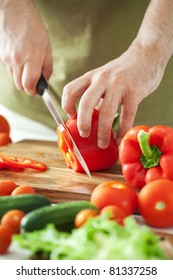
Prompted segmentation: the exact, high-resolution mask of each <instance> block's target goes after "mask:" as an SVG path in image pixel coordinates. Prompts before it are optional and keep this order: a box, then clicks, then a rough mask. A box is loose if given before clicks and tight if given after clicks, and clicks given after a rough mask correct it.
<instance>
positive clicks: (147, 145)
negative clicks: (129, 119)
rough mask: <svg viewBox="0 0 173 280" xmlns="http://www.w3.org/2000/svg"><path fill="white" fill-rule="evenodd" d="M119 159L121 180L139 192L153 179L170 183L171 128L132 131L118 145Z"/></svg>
mask: <svg viewBox="0 0 173 280" xmlns="http://www.w3.org/2000/svg"><path fill="white" fill-rule="evenodd" d="M119 160H120V163H121V165H122V173H123V176H124V178H125V179H126V181H127V182H129V183H130V184H131V185H133V186H134V187H136V188H138V189H141V188H142V187H143V186H144V185H146V184H147V183H149V182H151V181H153V180H156V179H161V178H165V179H170V180H173V129H172V128H171V127H168V126H163V125H158V126H153V127H149V126H136V127H133V128H131V129H130V130H129V131H128V132H127V133H126V135H125V136H124V137H123V139H122V141H121V143H120V147H119Z"/></svg>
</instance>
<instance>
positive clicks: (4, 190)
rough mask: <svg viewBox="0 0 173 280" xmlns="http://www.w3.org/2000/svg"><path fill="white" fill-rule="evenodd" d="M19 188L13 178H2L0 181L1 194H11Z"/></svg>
mask: <svg viewBox="0 0 173 280" xmlns="http://www.w3.org/2000/svg"><path fill="white" fill-rule="evenodd" d="M15 188H17V185H16V183H15V182H14V181H12V180H1V181H0V196H3V195H11V193H12V191H13V190H14V189H15Z"/></svg>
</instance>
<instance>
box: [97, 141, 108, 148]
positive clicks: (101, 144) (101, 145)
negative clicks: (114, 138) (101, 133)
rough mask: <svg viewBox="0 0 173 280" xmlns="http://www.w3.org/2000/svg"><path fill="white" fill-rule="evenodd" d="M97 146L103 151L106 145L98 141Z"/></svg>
mask: <svg viewBox="0 0 173 280" xmlns="http://www.w3.org/2000/svg"><path fill="white" fill-rule="evenodd" d="M98 146H99V148H101V149H105V148H107V146H108V145H107V143H106V142H105V141H103V140H98Z"/></svg>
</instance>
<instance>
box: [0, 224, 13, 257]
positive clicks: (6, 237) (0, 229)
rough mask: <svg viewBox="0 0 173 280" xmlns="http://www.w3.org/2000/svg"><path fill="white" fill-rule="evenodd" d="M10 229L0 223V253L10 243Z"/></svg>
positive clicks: (6, 248) (2, 252)
mask: <svg viewBox="0 0 173 280" xmlns="http://www.w3.org/2000/svg"><path fill="white" fill-rule="evenodd" d="M11 240H12V231H11V229H10V228H8V227H7V226H4V225H0V254H1V255H2V254H5V253H6V252H7V250H8V248H9V246H10V244H11Z"/></svg>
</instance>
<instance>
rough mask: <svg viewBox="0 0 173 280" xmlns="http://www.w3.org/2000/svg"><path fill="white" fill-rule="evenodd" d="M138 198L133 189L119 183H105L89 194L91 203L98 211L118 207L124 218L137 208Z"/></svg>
mask: <svg viewBox="0 0 173 280" xmlns="http://www.w3.org/2000/svg"><path fill="white" fill-rule="evenodd" d="M137 202H138V197H137V193H136V191H135V189H133V188H132V187H131V186H130V185H128V184H127V183H125V182H121V181H107V182H104V183H101V184H100V185H98V186H96V187H95V189H94V190H93V192H92V194H91V203H92V204H94V205H95V206H96V207H97V208H99V209H100V210H101V209H102V208H103V207H105V206H108V205H116V206H118V207H120V208H121V209H122V210H123V211H124V213H125V215H126V216H128V215H131V214H133V213H134V212H135V210H136V208H137Z"/></svg>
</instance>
